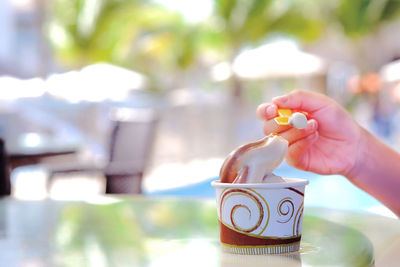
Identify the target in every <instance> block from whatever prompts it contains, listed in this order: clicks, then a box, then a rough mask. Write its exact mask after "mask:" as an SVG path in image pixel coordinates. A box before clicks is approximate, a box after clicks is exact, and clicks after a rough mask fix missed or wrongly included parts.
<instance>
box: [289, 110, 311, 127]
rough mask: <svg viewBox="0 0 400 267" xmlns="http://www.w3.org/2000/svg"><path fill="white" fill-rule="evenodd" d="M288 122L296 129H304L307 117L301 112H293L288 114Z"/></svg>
mask: <svg viewBox="0 0 400 267" xmlns="http://www.w3.org/2000/svg"><path fill="white" fill-rule="evenodd" d="M289 124H290V125H292V126H293V127H295V128H297V129H304V128H306V127H307V117H306V115H304V114H303V113H300V112H295V113H293V115H292V116H290V118H289Z"/></svg>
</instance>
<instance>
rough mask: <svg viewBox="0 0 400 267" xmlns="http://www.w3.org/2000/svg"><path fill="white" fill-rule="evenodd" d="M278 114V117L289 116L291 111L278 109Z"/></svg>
mask: <svg viewBox="0 0 400 267" xmlns="http://www.w3.org/2000/svg"><path fill="white" fill-rule="evenodd" d="M278 114H279V116H280V117H290V116H291V115H292V111H291V110H290V109H278Z"/></svg>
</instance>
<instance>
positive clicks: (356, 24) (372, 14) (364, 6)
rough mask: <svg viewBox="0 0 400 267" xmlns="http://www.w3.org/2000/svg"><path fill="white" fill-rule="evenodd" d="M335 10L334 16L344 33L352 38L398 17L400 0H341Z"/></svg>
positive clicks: (374, 29) (367, 32) (369, 31)
mask: <svg viewBox="0 0 400 267" xmlns="http://www.w3.org/2000/svg"><path fill="white" fill-rule="evenodd" d="M335 11H336V12H335V16H334V18H335V19H337V21H338V22H339V23H340V25H341V26H342V28H343V31H344V33H345V34H346V35H347V36H349V37H351V38H359V37H362V36H364V35H366V34H369V33H371V32H373V31H376V30H378V29H379V27H380V26H382V24H384V23H386V22H388V21H390V20H392V19H394V18H396V17H397V16H398V15H399V14H400V1H399V0H383V1H381V0H352V1H341V3H340V5H339V6H338V8H337V9H336V10H335Z"/></svg>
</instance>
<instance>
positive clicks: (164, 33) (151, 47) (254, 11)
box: [47, 0, 400, 90]
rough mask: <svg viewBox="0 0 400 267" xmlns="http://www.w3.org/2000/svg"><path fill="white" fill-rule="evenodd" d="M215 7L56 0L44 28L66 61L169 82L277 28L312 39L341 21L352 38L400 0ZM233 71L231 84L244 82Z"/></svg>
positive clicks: (303, 0)
mask: <svg viewBox="0 0 400 267" xmlns="http://www.w3.org/2000/svg"><path fill="white" fill-rule="evenodd" d="M213 7H214V8H213V11H212V12H211V14H210V15H209V17H208V18H205V19H204V21H201V22H198V23H193V22H188V21H186V18H185V17H184V15H183V14H181V13H179V12H177V11H173V10H170V9H167V8H166V7H165V6H163V5H161V4H160V3H157V2H154V1H150V0H55V1H54V2H53V3H52V11H51V12H50V17H49V20H48V24H47V30H48V33H49V34H48V36H49V39H50V41H51V43H52V45H53V49H54V51H55V54H56V57H57V58H58V59H59V61H60V62H61V63H62V64H63V65H65V66H67V67H72V68H77V67H81V66H84V65H87V64H90V63H93V62H97V61H107V62H111V63H114V64H117V65H122V66H125V67H128V68H132V69H134V70H136V71H139V72H142V73H144V74H146V75H147V76H148V77H149V78H150V80H151V81H153V82H154V87H160V84H162V86H163V87H165V88H171V87H174V86H176V84H177V83H176V81H180V80H184V79H182V78H183V76H184V75H185V73H186V72H187V73H190V70H193V69H196V68H197V69H198V70H200V71H202V70H203V69H204V67H209V65H211V64H215V63H218V62H221V61H228V62H232V61H233V59H234V58H235V56H236V55H237V54H238V53H239V52H240V51H241V50H242V49H243V48H246V47H248V46H256V45H259V44H262V43H263V42H265V40H266V39H267V38H268V37H269V36H271V35H274V34H279V35H286V36H289V37H291V38H296V39H298V40H300V41H302V42H311V41H314V40H316V39H318V38H319V37H320V36H321V34H322V33H323V32H324V30H326V29H327V27H329V26H330V25H338V24H339V25H341V28H342V29H343V32H344V33H345V34H346V35H347V36H349V37H350V38H357V37H362V36H364V35H366V34H368V33H371V32H373V31H376V30H377V29H379V27H380V26H381V25H382V24H384V23H385V22H387V21H389V20H391V19H393V18H395V17H397V15H398V14H399V12H400V1H398V0H383V1H382V0H353V1H347V0H341V1H335V2H331V1H312V0H285V1H278V0H214V6H213ZM210 55H211V56H210ZM210 58H211V60H210ZM207 64H208V65H207ZM205 65H206V66H205ZM199 67H200V68H199ZM236 78H237V77H232V79H233V81H232V82H233V83H232V85H233V87H236V89H235V90H240V87H241V85H240V81H239V80H238V79H236Z"/></svg>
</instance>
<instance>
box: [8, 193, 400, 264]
mask: <svg viewBox="0 0 400 267" xmlns="http://www.w3.org/2000/svg"><path fill="white" fill-rule="evenodd" d="M399 249H400V221H398V220H395V219H390V218H387V217H382V216H377V215H371V214H368V213H355V212H350V211H340V210H327V209H321V208H311V207H307V206H306V208H305V214H304V222H303V237H302V243H301V250H300V252H299V253H292V254H286V255H280V256H266V255H265V256H243V255H232V254H226V253H223V252H222V251H221V248H220V245H219V229H218V221H217V213H216V208H215V202H214V201H208V200H196V199H182V198H166V197H159V198H149V197H147V198H146V197H113V196H110V197H108V196H107V197H101V198H96V199H93V200H92V201H90V202H59V201H52V200H44V201H18V200H13V199H2V200H0V261H1V262H2V263H4V262H6V263H7V266H265V265H267V264H270V266H370V265H372V264H373V263H375V266H391V265H390V264H392V263H393V264H395V263H397V262H399V260H400V255H399V253H398V251H399ZM392 266H395V265H392Z"/></svg>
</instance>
